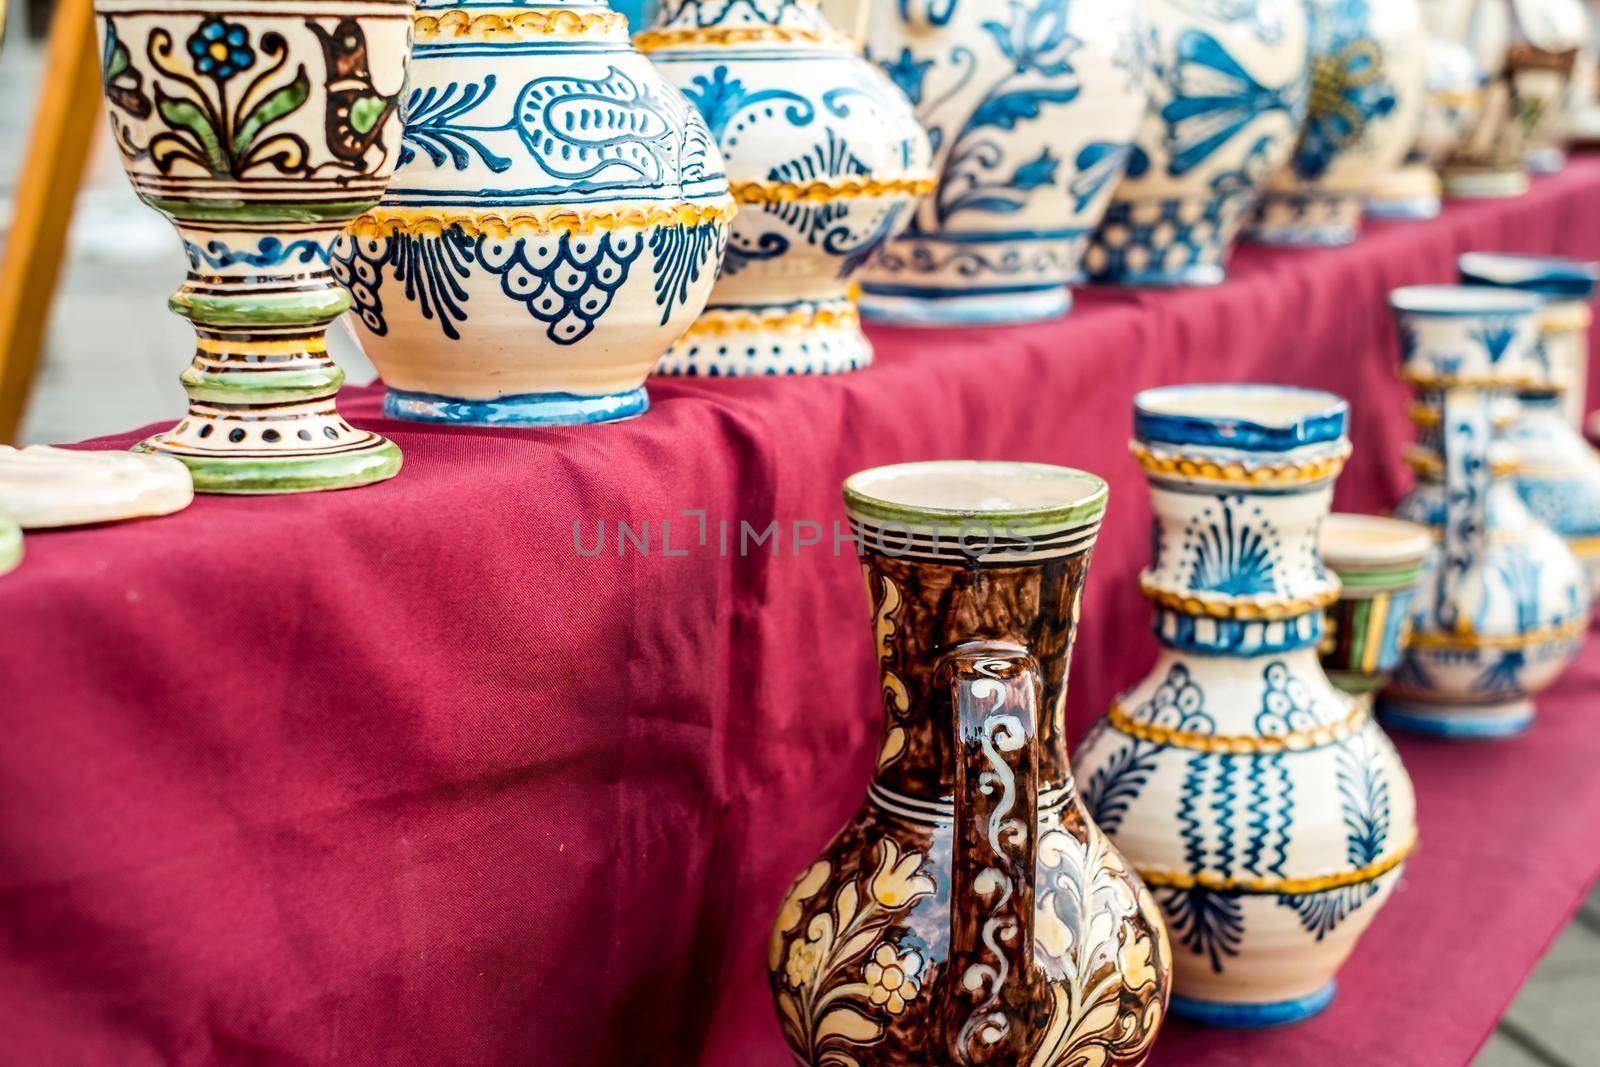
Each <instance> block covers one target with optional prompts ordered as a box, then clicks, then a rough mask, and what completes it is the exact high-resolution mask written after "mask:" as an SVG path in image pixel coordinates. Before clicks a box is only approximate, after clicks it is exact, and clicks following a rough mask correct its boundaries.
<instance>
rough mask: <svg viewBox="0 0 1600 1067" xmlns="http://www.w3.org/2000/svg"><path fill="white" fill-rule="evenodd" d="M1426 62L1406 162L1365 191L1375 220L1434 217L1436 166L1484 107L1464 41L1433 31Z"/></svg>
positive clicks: (1440, 188)
mask: <svg viewBox="0 0 1600 1067" xmlns="http://www.w3.org/2000/svg"><path fill="white" fill-rule="evenodd" d="M1424 62H1425V66H1426V74H1425V77H1424V82H1425V92H1424V99H1425V103H1424V105H1423V109H1422V125H1421V127H1420V128H1419V129H1418V131H1417V138H1416V143H1415V145H1413V147H1412V149H1411V152H1410V153H1409V154H1408V155H1407V157H1406V161H1405V164H1404V165H1403V166H1401V167H1399V168H1398V169H1396V170H1393V171H1391V172H1389V173H1387V174H1384V175H1381V176H1380V177H1379V178H1378V180H1377V181H1376V182H1374V183H1373V186H1372V188H1371V189H1370V190H1369V191H1368V193H1367V214H1368V215H1369V216H1371V217H1373V218H1376V219H1386V220H1390V221H1415V220H1422V219H1432V218H1437V217H1438V216H1439V213H1440V212H1441V211H1442V210H1443V208H1444V204H1443V198H1444V183H1443V182H1442V181H1441V180H1440V178H1439V171H1440V170H1441V168H1443V166H1444V164H1445V161H1446V160H1447V159H1449V158H1450V154H1451V153H1452V152H1454V151H1455V150H1456V147H1457V146H1458V145H1460V144H1461V142H1462V141H1463V140H1464V139H1465V138H1466V136H1467V135H1468V134H1469V133H1470V132H1472V128H1473V127H1474V126H1475V125H1476V124H1477V122H1478V119H1479V117H1480V116H1481V114H1482V112H1483V98H1484V81H1485V79H1484V75H1483V72H1482V71H1480V70H1479V69H1478V65H1477V63H1476V62H1475V61H1474V60H1473V58H1472V53H1471V52H1469V51H1468V50H1467V47H1466V45H1464V44H1461V43H1459V42H1457V41H1454V40H1451V39H1450V38H1448V37H1444V36H1441V35H1439V34H1437V33H1436V32H1434V33H1431V34H1430V36H1429V39H1428V44H1427V54H1426V59H1425V61H1424Z"/></svg>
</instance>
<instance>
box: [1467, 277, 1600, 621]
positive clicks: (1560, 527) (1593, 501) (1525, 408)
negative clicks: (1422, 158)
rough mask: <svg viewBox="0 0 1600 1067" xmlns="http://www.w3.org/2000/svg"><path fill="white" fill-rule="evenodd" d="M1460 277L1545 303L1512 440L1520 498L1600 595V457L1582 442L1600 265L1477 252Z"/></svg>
mask: <svg viewBox="0 0 1600 1067" xmlns="http://www.w3.org/2000/svg"><path fill="white" fill-rule="evenodd" d="M1461 280H1462V281H1464V282H1465V283H1466V284H1468V285H1489V286H1495V287H1497V288H1503V289H1511V290H1516V291H1519V292H1527V293H1533V294H1535V295H1536V296H1538V297H1539V298H1540V299H1542V300H1543V301H1544V308H1543V311H1542V312H1541V314H1540V321H1539V330H1540V342H1539V345H1538V347H1537V348H1536V350H1535V352H1536V357H1535V360H1534V366H1533V368H1532V372H1531V375H1530V376H1529V378H1528V380H1527V381H1525V382H1524V383H1523V385H1522V388H1521V389H1520V391H1519V392H1518V404H1517V414H1516V418H1515V420H1514V421H1513V422H1512V424H1511V426H1510V428H1509V430H1508V431H1507V433H1506V434H1505V439H1506V440H1507V441H1508V442H1509V443H1510V444H1511V445H1512V446H1513V447H1515V448H1516V450H1517V459H1518V463H1517V473H1516V478H1515V481H1516V487H1517V495H1518V496H1520V497H1521V498H1522V502H1523V503H1524V504H1526V505H1527V506H1528V510H1529V511H1531V512H1533V514H1534V517H1535V518H1537V519H1539V520H1540V521H1541V522H1543V523H1544V524H1545V525H1547V526H1549V527H1550V528H1551V529H1552V530H1554V531H1555V532H1556V533H1557V534H1558V535H1559V536H1560V537H1561V539H1562V540H1563V541H1565V542H1566V543H1567V547H1568V548H1570V549H1572V552H1573V555H1575V556H1577V557H1578V561H1579V562H1580V563H1582V564H1583V566H1584V570H1585V572H1586V573H1587V574H1588V578H1589V590H1590V593H1591V595H1593V594H1595V593H1600V454H1596V452H1595V450H1594V448H1593V447H1592V446H1591V445H1590V444H1589V442H1587V441H1585V440H1584V439H1583V430H1582V427H1583V415H1584V410H1583V409H1584V405H1583V402H1582V400H1581V399H1580V400H1578V402H1577V403H1576V404H1569V400H1570V399H1572V397H1573V394H1574V393H1576V394H1579V396H1582V395H1584V394H1586V393H1587V388H1588V386H1587V383H1588V373H1587V372H1588V367H1589V328H1590V326H1591V325H1593V323H1594V311H1593V303H1594V298H1595V287H1596V283H1597V282H1600V264H1597V263H1585V262H1581V261H1579V260H1570V259H1556V258H1553V257H1546V256H1514V255H1501V254H1495V253H1485V252H1473V253H1469V254H1467V255H1464V256H1462V257H1461Z"/></svg>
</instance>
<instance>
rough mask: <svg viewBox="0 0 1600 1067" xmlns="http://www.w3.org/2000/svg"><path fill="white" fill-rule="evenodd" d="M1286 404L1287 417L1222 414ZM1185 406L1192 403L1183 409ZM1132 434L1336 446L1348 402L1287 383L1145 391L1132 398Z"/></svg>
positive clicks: (1250, 446) (1184, 442) (1258, 448)
mask: <svg viewBox="0 0 1600 1067" xmlns="http://www.w3.org/2000/svg"><path fill="white" fill-rule="evenodd" d="M1270 400H1277V401H1280V402H1287V403H1286V406H1288V407H1290V408H1291V409H1292V410H1290V411H1287V412H1286V413H1285V415H1284V417H1283V418H1281V419H1273V420H1270V421H1269V420H1264V419H1261V418H1260V417H1259V416H1257V417H1248V416H1245V415H1233V414H1227V413H1222V412H1219V411H1218V410H1217V409H1218V408H1219V407H1220V406H1222V405H1223V404H1224V403H1229V402H1231V403H1237V404H1238V405H1239V406H1240V407H1241V408H1244V409H1245V410H1248V405H1251V404H1259V403H1260V402H1262V401H1270ZM1185 405H1188V406H1189V409H1188V410H1185ZM1133 411H1134V415H1133V432H1134V436H1135V437H1136V438H1138V439H1139V440H1140V441H1141V442H1144V443H1145V444H1159V445H1178V446H1194V447H1200V448H1225V449H1231V450H1234V451H1240V452H1288V451H1292V450H1294V449H1297V448H1305V447H1306V446H1308V445H1321V444H1334V443H1336V442H1339V441H1342V440H1344V439H1345V436H1346V434H1347V433H1348V432H1349V424H1350V405H1349V403H1348V402H1347V401H1346V400H1345V399H1344V398H1343V397H1341V396H1338V395H1336V394H1334V393H1328V392H1323V391H1321V390H1318V389H1301V388H1298V387H1295V386H1289V385H1264V384H1254V383H1236V384H1225V383H1214V384H1206V385H1169V386H1163V387H1161V388H1159V389H1146V390H1145V391H1144V392H1142V393H1140V394H1139V395H1138V396H1136V397H1134V399H1133Z"/></svg>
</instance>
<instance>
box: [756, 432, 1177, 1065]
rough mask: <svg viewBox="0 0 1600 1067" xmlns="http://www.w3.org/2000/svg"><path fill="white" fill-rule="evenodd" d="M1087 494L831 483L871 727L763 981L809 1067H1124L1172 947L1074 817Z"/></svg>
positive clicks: (777, 929)
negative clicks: (837, 816) (1074, 722)
mask: <svg viewBox="0 0 1600 1067" xmlns="http://www.w3.org/2000/svg"><path fill="white" fill-rule="evenodd" d="M1106 495H1107V490H1106V485H1105V483H1104V482H1103V481H1101V480H1100V479H1099V478H1097V477H1095V476H1094V475H1092V474H1085V473H1083V472H1081V471H1074V470H1067V469H1064V468H1061V467H1046V466H1041V465H1037V464H1020V463H959V462H957V463H917V464H908V465H905V466H900V467H887V468H880V469H877V470H871V471H865V472H862V473H860V474H857V475H855V476H854V477H852V478H850V479H849V481H848V482H847V483H846V485H845V499H846V503H847V506H848V508H849V512H850V520H851V525H852V527H853V529H854V532H855V534H856V536H857V537H859V538H860V541H859V544H860V546H861V548H862V549H863V552H864V555H863V560H862V567H863V571H864V572H865V575H866V579H867V589H868V594H869V597H870V600H871V608H872V617H873V632H874V636H875V641H876V650H877V657H878V660H879V663H880V666H881V672H882V690H881V691H882V694H883V714H884V716H885V728H884V735H883V745H882V748H881V750H880V753H879V756H878V761H877V769H876V771H875V772H874V774H873V779H872V784H871V786H870V788H869V789H868V791H867V798H866V801H865V803H864V804H863V805H862V807H861V808H860V810H859V811H858V812H857V813H856V815H855V816H854V817H853V818H852V819H851V820H850V822H849V823H848V824H847V825H846V826H845V828H844V829H843V830H842V831H841V832H840V833H839V835H838V836H837V837H835V838H834V840H833V843H832V844H830V845H829V846H828V848H827V849H826V850H825V851H824V852H823V853H822V855H821V857H820V858H819V859H817V861H816V862H814V863H813V864H811V866H810V867H808V868H807V869H806V870H805V871H804V872H803V873H802V874H801V875H800V877H799V879H798V880H797V881H796V882H795V884H794V887H793V889H791V890H790V892H789V895H788V898H787V899H786V900H785V901H784V902H783V907H782V910H781V911H780V912H779V914H778V918H777V922H776V923H775V924H774V928H773V931H772V940H771V943H770V947H769V950H768V956H767V965H768V973H769V978H770V981H771V986H772V994H773V997H774V1000H775V1001H776V1004H777V1008H778V1017H779V1022H780V1024H781V1026H782V1028H783V1033H784V1037H785V1038H786V1040H787V1041H788V1043H789V1046H790V1048H791V1049H792V1050H793V1052H794V1056H795V1059H796V1062H799V1063H803V1064H809V1065H813V1067H844V1065H853V1067H899V1065H903V1064H934V1063H992V1064H1008V1065H1017V1067H1024V1065H1026V1067H1059V1065H1063V1064H1088V1063H1096V1064H1107V1065H1111V1064H1115V1065H1127V1067H1137V1065H1138V1064H1141V1063H1143V1062H1144V1060H1145V1057H1146V1056H1147V1055H1148V1053H1149V1051H1150V1047H1151V1045H1152V1044H1153V1042H1154V1041H1155V1039H1156V1034H1157V1032H1158V1030H1159V1029H1160V1026H1161V1022H1162V1018H1163V1014H1164V1011H1165V1007H1166V998H1167V989H1168V983H1169V981H1170V974H1169V958H1170V949H1169V946H1168V944H1167V940H1166V931H1165V929H1164V928H1163V927H1162V925H1161V918H1160V914H1159V912H1158V911H1157V909H1156V906H1155V902H1154V901H1153V900H1151V898H1150V894H1149V893H1148V892H1147V891H1146V890H1145V888H1144V886H1143V885H1142V884H1141V883H1140V882H1139V879H1138V878H1137V877H1136V876H1135V875H1134V874H1132V873H1131V872H1130V871H1129V869H1128V866H1127V862H1126V861H1125V860H1124V859H1123V858H1122V857H1121V856H1120V855H1119V854H1118V853H1117V851H1116V849H1114V848H1113V847H1112V846H1111V844H1110V842H1109V841H1108V840H1107V839H1106V837H1105V835H1104V834H1102V833H1101V832H1100V831H1099V829H1097V828H1096V827H1095V825H1094V823H1093V822H1091V821H1090V820H1089V818H1088V816H1087V815H1086V814H1085V812H1084V809H1083V806H1082V804H1081V803H1080V801H1079V799H1078V795H1077V788H1076V786H1075V784H1074V780H1073V775H1072V769H1071V767H1070V765H1069V764H1068V761H1067V752H1066V724H1065V719H1064V713H1063V705H1064V702H1065V699H1066V687H1067V673H1068V666H1069V662H1070V659H1071V655H1072V644H1073V639H1074V636H1075V630H1076V626H1077V620H1078V615H1079V611H1080V607H1081V597H1082V595H1083V582H1084V578H1085V576H1086V573H1087V570H1088V564H1089V553H1090V550H1091V549H1092V548H1093V545H1094V542H1095V538H1096V536H1097V534H1098V532H1099V527H1100V521H1101V519H1102V517H1103V515H1104V513H1105V507H1106Z"/></svg>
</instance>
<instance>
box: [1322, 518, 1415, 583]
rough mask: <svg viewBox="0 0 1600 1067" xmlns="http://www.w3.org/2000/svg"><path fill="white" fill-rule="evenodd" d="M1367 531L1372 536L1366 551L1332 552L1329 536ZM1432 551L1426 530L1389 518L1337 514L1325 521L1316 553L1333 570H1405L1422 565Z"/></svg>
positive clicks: (1363, 549) (1366, 545) (1335, 550)
mask: <svg viewBox="0 0 1600 1067" xmlns="http://www.w3.org/2000/svg"><path fill="white" fill-rule="evenodd" d="M1358 530H1360V531H1364V532H1366V533H1367V534H1368V535H1369V536H1370V537H1371V540H1370V541H1368V542H1367V543H1366V544H1365V545H1364V546H1363V548H1360V549H1357V548H1351V549H1349V550H1345V551H1341V550H1339V549H1337V548H1335V549H1332V550H1330V548H1329V547H1328V540H1329V537H1330V534H1337V533H1340V532H1346V533H1353V532H1355V531H1358ZM1432 551H1433V533H1432V532H1431V531H1430V530H1429V529H1428V528H1427V527H1426V526H1420V525H1418V524H1417V523H1414V522H1408V521H1407V520H1405V519H1397V518H1394V517H1392V516H1389V515H1365V514H1357V513H1353V512H1334V513H1333V514H1331V515H1329V516H1327V518H1325V519H1324V520H1323V522H1322V529H1321V531H1320V533H1319V535H1318V537H1317V552H1318V554H1319V555H1320V556H1321V557H1322V562H1323V564H1324V565H1326V566H1327V567H1328V568H1329V569H1331V570H1334V571H1367V572H1371V571H1406V570H1413V569H1415V568H1416V567H1418V566H1420V565H1421V564H1422V563H1423V562H1424V561H1425V560H1426V559H1427V558H1428V553H1430V552H1432Z"/></svg>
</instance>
